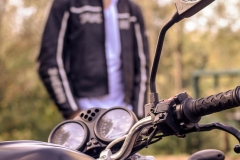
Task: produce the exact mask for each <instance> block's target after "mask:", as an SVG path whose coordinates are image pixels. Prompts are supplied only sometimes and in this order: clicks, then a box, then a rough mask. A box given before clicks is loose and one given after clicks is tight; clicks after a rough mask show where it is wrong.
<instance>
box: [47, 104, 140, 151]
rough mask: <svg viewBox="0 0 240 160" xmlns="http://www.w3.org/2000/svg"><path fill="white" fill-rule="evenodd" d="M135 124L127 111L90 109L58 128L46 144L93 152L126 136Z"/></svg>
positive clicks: (134, 117)
mask: <svg viewBox="0 0 240 160" xmlns="http://www.w3.org/2000/svg"><path fill="white" fill-rule="evenodd" d="M136 122H137V118H136V116H135V114H134V113H133V112H132V111H131V110H129V109H127V108H123V107H114V108H111V109H102V108H92V109H89V110H86V111H82V112H81V113H80V114H79V115H78V116H77V117H75V118H74V119H73V120H67V121H64V122H62V123H60V124H59V125H57V126H56V127H55V128H54V129H53V130H52V132H51V134H50V136H49V138H48V142H49V143H54V144H59V145H63V146H65V147H67V148H70V149H72V150H78V151H81V152H85V153H86V152H91V151H93V150H94V152H96V151H98V150H99V149H100V150H101V148H104V147H106V146H107V145H108V144H109V143H110V142H111V141H112V140H114V139H116V138H119V137H121V136H123V135H125V134H127V133H128V131H129V130H130V129H131V127H132V126H133V125H134V124H135V123H136ZM88 154H89V153H88Z"/></svg>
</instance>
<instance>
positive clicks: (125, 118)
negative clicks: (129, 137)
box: [94, 107, 137, 141]
mask: <svg viewBox="0 0 240 160" xmlns="http://www.w3.org/2000/svg"><path fill="white" fill-rule="evenodd" d="M136 120H137V119H136V117H135V116H134V114H133V113H132V111H130V110H128V109H126V108H120V107H119V108H113V109H110V110H108V111H106V112H105V113H104V114H103V115H102V116H101V117H100V118H99V119H98V122H97V123H96V124H95V128H94V129H95V134H96V135H97V137H98V138H100V139H101V140H103V141H111V140H113V139H116V138H119V137H121V136H123V135H125V134H127V133H128V131H129V130H130V128H131V127H132V126H133V124H134V123H135V122H136Z"/></svg>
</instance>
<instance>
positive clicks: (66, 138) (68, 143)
mask: <svg viewBox="0 0 240 160" xmlns="http://www.w3.org/2000/svg"><path fill="white" fill-rule="evenodd" d="M86 138H87V129H86V126H85V125H84V124H83V123H82V122H78V121H74V120H70V121H64V122H62V123H60V124H59V125H58V126H56V127H55V128H54V129H53V131H52V132H51V134H50V136H49V139H48V142H50V143H54V144H59V145H63V146H65V147H67V148H69V149H72V150H78V149H80V148H81V147H82V145H83V144H84V143H85V141H86Z"/></svg>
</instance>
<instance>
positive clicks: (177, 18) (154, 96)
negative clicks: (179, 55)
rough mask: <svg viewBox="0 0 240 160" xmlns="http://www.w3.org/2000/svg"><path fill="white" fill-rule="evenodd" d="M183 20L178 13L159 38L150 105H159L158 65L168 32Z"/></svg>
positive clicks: (151, 83) (152, 73) (154, 61)
mask: <svg viewBox="0 0 240 160" xmlns="http://www.w3.org/2000/svg"><path fill="white" fill-rule="evenodd" d="M182 19H183V18H182V17H180V16H179V14H178V12H176V13H175V14H174V16H173V17H172V19H171V20H170V21H169V22H168V23H167V24H166V25H165V26H164V27H163V28H162V30H161V32H160V34H159V38H158V43H157V48H156V52H155V57H154V60H153V65H152V70H151V75H150V92H151V93H150V103H155V104H157V103H158V96H157V92H156V84H155V80H156V75H157V69H158V64H159V61H160V56H161V52H162V46H163V42H164V38H165V35H166V32H167V31H168V29H169V28H171V27H172V26H173V25H174V24H175V23H177V22H179V21H181V20H182Z"/></svg>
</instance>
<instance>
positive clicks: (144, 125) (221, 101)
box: [0, 0, 240, 160]
mask: <svg viewBox="0 0 240 160" xmlns="http://www.w3.org/2000/svg"><path fill="white" fill-rule="evenodd" d="M213 1H214V0H175V5H176V8H177V12H176V13H175V14H174V16H173V17H172V19H171V20H170V21H169V22H168V23H167V24H166V25H165V26H164V27H163V28H162V30H161V32H160V35H159V39H158V44H157V49H156V53H155V58H154V62H153V67H152V71H151V77H150V91H151V93H150V103H149V104H146V105H145V106H144V109H145V118H142V119H140V120H138V119H137V118H136V116H135V114H134V113H133V112H132V111H131V110H129V109H127V108H123V107H114V108H111V109H102V108H92V109H88V110H86V111H82V112H81V113H79V115H78V116H76V117H75V118H74V119H72V120H66V121H63V122H61V123H60V124H58V125H57V126H56V127H55V128H54V129H53V130H52V132H51V133H50V136H49V139H48V142H40V141H31V140H21V141H5V142H1V143H0V159H4V160H14V159H18V160H29V159H34V160H40V159H41V160H42V159H46V160H47V159H51V160H77V159H80V160H94V159H97V160H117V159H121V160H124V159H128V160H153V159H154V157H152V156H142V155H140V154H138V152H139V151H140V150H142V149H143V148H146V147H148V146H149V145H151V144H153V143H156V142H158V141H160V140H161V139H162V138H165V137H168V136H176V137H179V138H184V137H185V136H186V135H187V134H189V133H193V132H206V131H211V130H213V129H218V130H222V131H225V132H227V133H229V134H232V135H233V136H234V137H235V138H236V139H237V140H238V141H239V142H240V132H239V131H238V130H237V129H235V128H234V127H232V126H229V125H226V124H222V123H218V122H217V123H210V124H199V121H200V119H201V117H202V116H205V115H210V114H213V113H216V112H220V111H223V110H227V109H231V108H234V107H237V106H239V105H240V86H238V87H236V88H235V89H233V90H229V91H226V92H222V93H218V94H216V95H211V96H208V97H204V98H200V99H197V100H194V99H193V98H192V97H191V96H189V95H188V94H187V93H186V92H182V93H179V94H177V95H175V96H174V97H172V98H169V99H164V100H159V99H158V94H157V92H156V87H155V78H156V73H157V68H158V63H159V60H160V56H161V50H162V46H163V42H164V37H165V34H166V32H167V30H168V29H169V28H170V27H171V26H173V25H174V24H175V23H177V22H179V21H181V20H182V19H184V18H188V17H190V16H192V15H194V14H195V13H197V12H198V11H200V10H202V9H203V8H205V7H206V6H208V5H209V4H211V3H212V2H213ZM234 151H235V152H236V153H240V145H239V144H237V145H236V146H235V147H234ZM224 159H225V155H224V153H222V152H221V151H219V150H214V149H208V150H202V151H198V152H196V153H194V154H193V155H191V156H190V157H189V160H224Z"/></svg>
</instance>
